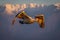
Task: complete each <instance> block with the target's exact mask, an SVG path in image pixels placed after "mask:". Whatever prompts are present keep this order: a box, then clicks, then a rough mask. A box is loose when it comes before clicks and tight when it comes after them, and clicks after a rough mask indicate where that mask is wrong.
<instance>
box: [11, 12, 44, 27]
mask: <svg viewBox="0 0 60 40" xmlns="http://www.w3.org/2000/svg"><path fill="white" fill-rule="evenodd" d="M16 18H19V19H23V20H20V21H19V23H21V24H32V23H34V22H38V24H39V25H40V27H42V28H43V27H44V15H42V14H41V15H37V16H35V18H32V17H30V16H28V15H27V14H26V13H25V12H24V11H22V12H20V13H18V14H17V15H16V16H15V18H14V20H13V22H12V23H13V24H14V21H15V19H16Z"/></svg>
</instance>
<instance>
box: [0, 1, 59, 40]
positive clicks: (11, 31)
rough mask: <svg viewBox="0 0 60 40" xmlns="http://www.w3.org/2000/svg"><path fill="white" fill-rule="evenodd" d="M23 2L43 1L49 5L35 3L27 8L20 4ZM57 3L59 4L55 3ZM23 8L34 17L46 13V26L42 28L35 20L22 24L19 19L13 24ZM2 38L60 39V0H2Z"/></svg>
mask: <svg viewBox="0 0 60 40" xmlns="http://www.w3.org/2000/svg"><path fill="white" fill-rule="evenodd" d="M8 3H10V4H8ZM23 3H26V4H29V3H38V4H42V3H43V4H47V5H49V6H47V5H44V6H42V5H40V6H39V7H38V6H37V7H36V6H35V4H33V5H30V7H27V8H25V7H26V6H24V5H19V4H23ZM55 3H59V4H56V5H54V4H55ZM4 4H6V5H4ZM12 4H13V5H12ZM14 4H16V5H14ZM2 5H4V6H2ZM28 6H29V5H28ZM22 8H24V11H25V12H26V14H28V15H29V16H31V17H33V18H34V17H35V15H38V14H44V19H45V20H44V21H45V28H40V27H39V25H38V24H37V23H35V22H34V23H33V24H20V23H19V19H16V22H15V24H14V25H13V26H12V25H11V22H12V20H13V18H14V17H15V16H16V14H18V12H19V10H20V9H22ZM0 40H60V0H0Z"/></svg>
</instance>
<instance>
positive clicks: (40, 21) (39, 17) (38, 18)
mask: <svg viewBox="0 0 60 40" xmlns="http://www.w3.org/2000/svg"><path fill="white" fill-rule="evenodd" d="M35 19H36V22H37V23H38V24H39V26H40V27H41V28H44V27H45V23H44V15H43V14H40V15H37V16H35Z"/></svg>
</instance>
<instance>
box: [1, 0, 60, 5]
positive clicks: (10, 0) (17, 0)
mask: <svg viewBox="0 0 60 40" xmlns="http://www.w3.org/2000/svg"><path fill="white" fill-rule="evenodd" d="M59 2H60V0H0V5H2V4H5V3H11V4H22V3H26V4H28V3H39V4H42V3H43V4H47V5H49V4H54V3H59Z"/></svg>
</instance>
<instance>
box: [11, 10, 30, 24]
mask: <svg viewBox="0 0 60 40" xmlns="http://www.w3.org/2000/svg"><path fill="white" fill-rule="evenodd" d="M16 18H19V19H24V20H29V19H30V17H29V16H28V15H27V14H26V13H25V11H21V12H19V13H18V14H17V15H16V16H15V18H14V19H13V20H12V25H13V24H14V23H15V21H16Z"/></svg>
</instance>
